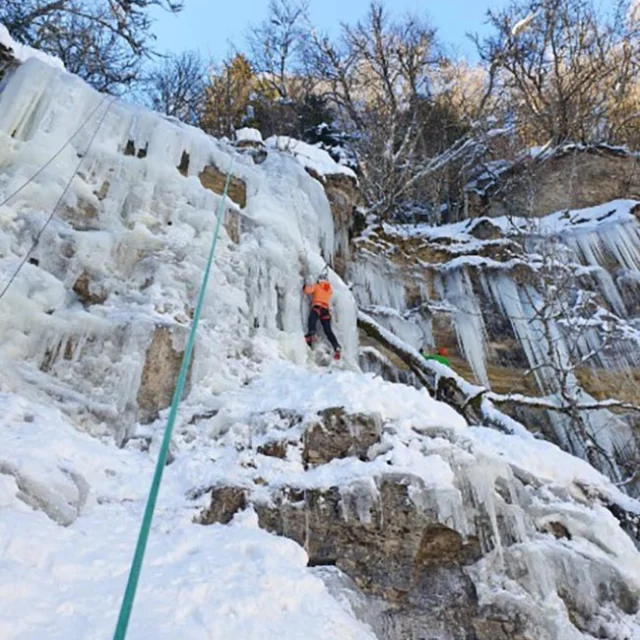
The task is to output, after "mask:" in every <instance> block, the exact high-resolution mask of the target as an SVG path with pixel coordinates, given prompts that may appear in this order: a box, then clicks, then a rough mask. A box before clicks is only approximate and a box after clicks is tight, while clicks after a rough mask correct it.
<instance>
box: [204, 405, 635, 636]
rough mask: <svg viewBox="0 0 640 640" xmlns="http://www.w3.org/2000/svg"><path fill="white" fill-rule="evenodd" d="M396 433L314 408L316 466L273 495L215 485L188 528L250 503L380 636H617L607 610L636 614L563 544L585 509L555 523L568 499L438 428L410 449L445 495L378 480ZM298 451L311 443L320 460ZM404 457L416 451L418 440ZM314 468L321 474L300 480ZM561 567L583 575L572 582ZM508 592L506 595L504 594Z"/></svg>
mask: <svg viewBox="0 0 640 640" xmlns="http://www.w3.org/2000/svg"><path fill="white" fill-rule="evenodd" d="M290 424H291V425H292V428H294V427H295V425H296V424H299V419H298V420H296V419H294V418H291V419H290ZM363 427H364V428H363ZM395 430H396V427H395V426H394V425H393V424H387V425H382V424H381V421H380V419H379V418H378V417H376V416H369V417H368V419H367V416H365V415H363V414H351V415H350V414H349V413H347V412H345V411H344V410H338V409H335V408H334V409H327V410H324V411H322V412H320V413H319V414H318V415H317V416H316V418H314V419H312V420H311V421H310V422H309V423H307V424H306V426H305V428H304V429H303V430H302V432H301V433H300V445H301V447H302V451H303V452H304V453H303V462H307V461H309V460H313V462H314V464H313V466H312V465H305V468H307V471H306V474H305V475H307V476H308V479H305V478H303V477H301V478H300V483H299V484H291V482H289V483H287V484H286V485H283V486H269V485H268V484H267V483H266V481H264V480H262V479H261V481H260V482H258V481H257V479H256V480H254V484H255V485H257V487H258V489H257V490H253V489H249V488H245V487H234V486H225V485H219V486H216V487H215V488H214V489H213V490H212V491H211V503H210V506H209V507H208V508H206V509H204V510H203V511H202V513H201V515H200V518H199V522H201V523H202V524H211V523H214V522H218V523H227V522H229V521H230V520H231V519H232V517H233V515H234V513H235V512H237V511H239V510H242V509H244V508H246V507H248V506H251V507H252V508H253V509H255V511H256V513H257V516H258V522H259V525H260V527H262V528H264V529H266V530H267V531H270V532H272V533H274V534H277V535H281V536H286V537H288V538H290V539H292V540H294V541H296V542H297V543H298V544H300V545H301V546H303V547H304V548H305V550H306V551H307V554H308V558H309V560H308V563H309V566H311V567H323V568H326V567H335V568H336V569H338V570H340V571H341V572H342V574H343V575H345V574H346V576H348V579H349V582H348V584H346V583H343V584H342V586H341V587H340V588H339V591H340V593H342V595H343V596H344V594H345V593H349V594H350V597H351V598H353V601H354V602H356V603H357V606H354V610H356V611H358V612H359V615H360V616H361V617H362V618H363V619H364V620H365V621H366V622H367V623H368V624H370V625H371V627H372V628H373V630H374V632H375V633H376V635H377V637H379V638H381V639H384V640H421V639H424V638H430V639H431V638H433V639H436V640H440V639H445V638H446V639H447V640H469V639H474V640H556V639H557V638H558V637H570V636H569V635H562V634H566V633H575V632H577V631H578V630H579V631H581V632H583V633H590V634H597V637H601V638H603V639H604V638H609V639H610V640H614V639H615V640H619V637H618V636H617V635H616V633H615V632H614V631H611V632H610V631H607V629H606V625H604V626H603V625H602V620H604V619H606V617H607V616H608V615H609V614H608V613H607V611H609V610H610V608H612V609H611V610H614V611H617V612H618V613H620V612H623V613H624V614H627V615H636V614H637V613H638V611H639V608H640V604H639V596H638V594H637V593H634V592H633V590H632V589H630V588H629V586H628V583H627V582H625V579H624V577H623V574H622V573H619V572H618V571H617V570H615V569H613V566H614V565H612V564H610V562H609V560H607V559H605V558H603V559H602V561H599V560H598V561H594V560H593V559H591V560H589V561H588V563H587V564H584V563H583V562H582V561H581V560H580V553H581V552H580V551H579V545H578V547H575V548H574V547H573V546H572V544H571V541H572V539H573V534H574V532H577V533H578V535H581V534H580V531H581V527H582V526H583V518H587V519H589V518H597V517H599V516H597V515H596V514H595V512H594V513H593V514H592V515H587V511H586V510H585V509H587V507H585V506H584V505H583V506H580V507H576V508H577V509H578V510H579V511H580V512H581V514H582V515H579V516H577V520H575V521H572V519H571V518H570V517H569V518H567V517H566V513H567V512H563V513H564V515H562V516H560V517H558V514H559V512H558V500H564V499H566V496H561V494H559V493H556V492H557V489H554V488H552V487H547V486H545V485H544V483H541V482H540V481H539V480H537V479H535V478H533V477H532V476H530V475H528V474H527V473H525V472H524V471H522V470H520V469H517V468H512V469H509V468H508V467H503V468H502V469H500V468H499V467H497V468H496V467H493V466H492V464H493V463H491V462H490V461H489V460H488V459H486V458H484V457H483V455H482V454H478V453H477V452H474V450H473V447H472V446H469V444H468V443H467V444H462V441H458V437H459V436H457V435H455V434H454V433H452V432H451V431H449V430H447V429H433V430H432V431H431V432H428V433H425V434H424V435H423V436H422V443H423V445H426V446H427V447H428V446H431V445H435V446H437V451H438V452H439V453H438V454H436V455H431V456H428V457H426V458H424V464H425V465H428V466H430V467H433V468H434V469H437V468H438V465H440V464H441V463H442V460H447V461H448V464H449V465H450V468H451V469H452V470H454V474H455V479H454V481H453V486H452V487H450V488H449V489H445V488H444V487H443V486H439V485H438V484H437V483H435V484H433V483H426V482H425V481H424V480H423V479H422V478H421V477H419V476H418V475H415V474H411V473H397V472H394V471H393V465H392V464H391V462H388V463H387V464H388V465H391V466H389V467H387V468H388V471H385V470H384V469H381V465H379V464H376V463H377V462H378V461H377V460H376V458H377V457H378V456H379V455H381V454H383V452H384V451H386V450H387V448H388V447H390V446H392V445H390V444H388V445H387V446H384V445H383V443H384V442H385V435H390V434H393V433H394V432H395ZM292 433H293V432H290V433H289V440H291V436H292ZM463 440H464V437H463ZM310 442H313V444H314V447H317V448H318V449H320V447H322V451H321V452H320V453H321V457H319V456H318V455H315V454H312V453H311V452H312V451H314V449H313V448H312V447H310V446H309V443H310ZM437 442H439V443H440V444H438V445H436V443H437ZM429 443H430V444H429ZM443 443H448V445H446V444H443ZM458 445H460V448H458ZM413 449H414V450H415V451H417V450H419V449H420V446H419V445H418V443H417V441H415V442H414V447H413ZM295 450H296V448H295V447H292V448H291V449H289V452H290V453H291V452H292V451H295ZM364 451H367V452H368V460H370V461H369V462H365V463H364V464H371V465H374V464H375V465H376V467H375V468H376V469H378V470H377V471H374V470H373V467H372V468H371V472H370V473H369V474H367V473H363V472H362V471H361V472H359V473H358V475H357V477H350V476H349V475H346V476H345V477H344V481H343V482H338V483H336V484H333V485H331V486H314V481H313V480H312V479H311V478H312V477H315V478H320V479H321V478H323V477H331V475H330V474H331V472H330V470H329V467H330V465H336V464H337V463H344V462H346V461H347V460H346V459H345V452H350V456H349V457H350V458H352V459H353V457H354V456H357V455H359V452H360V453H361V452H364ZM265 454H266V452H264V453H263V455H265ZM440 456H442V458H440ZM287 459H288V458H287V456H285V461H286V460H287ZM256 464H257V465H258V467H259V466H260V462H259V461H258V460H256ZM334 468H336V467H334ZM322 470H326V474H328V475H326V474H324V475H323V474H320V475H315V476H310V475H309V474H317V473H318V472H319V471H322ZM287 477H288V478H289V479H291V477H292V476H291V474H290V473H289V474H288V475H287ZM320 482H322V480H320ZM265 485H266V486H265ZM265 491H266V493H265ZM552 495H554V496H555V497H553V498H552V497H551V496H552ZM621 535H624V534H622V533H621ZM543 566H544V569H543V568H542V567H543ZM536 567H539V569H540V571H541V572H545V577H544V580H545V584H546V586H542V584H541V582H540V581H541V580H542V573H541V574H540V575H538V574H537V569H536ZM567 567H571V568H572V569H571V570H569V571H568V570H567ZM573 571H575V572H577V573H579V574H580V575H581V576H582V580H583V583H582V584H581V585H579V586H577V585H575V584H574V583H575V578H574V577H572V576H573V573H572V572H573ZM577 573H576V575H577ZM505 581H507V582H509V581H511V582H510V584H511V585H512V586H507V583H506V582H505ZM489 584H493V585H495V589H496V590H497V591H496V593H499V592H502V590H503V589H505V591H504V592H503V594H504V596H505V598H504V599H501V597H497V598H495V599H494V598H493V597H492V596H491V595H490V593H491V591H489V592H487V591H486V590H487V589H489V590H490V589H491V587H488V586H487V585H489ZM349 585H350V586H349ZM514 585H517V586H514ZM513 589H515V591H513V593H516V592H517V593H518V594H519V595H518V596H517V597H516V598H511V597H510V596H507V595H506V594H507V592H512V590H513ZM550 597H555V598H556V599H557V601H558V602H563V603H564V605H563V606H564V607H566V613H565V614H560V617H562V618H563V621H560V619H559V618H558V619H557V620H552V618H553V616H551V617H550V618H546V617H545V615H542V614H541V610H539V609H538V607H539V604H536V602H540V601H539V600H537V598H542V599H543V600H544V599H548V598H550ZM558 629H562V630H563V631H562V632H559V631H558ZM558 633H560V634H561V635H557V634H558Z"/></svg>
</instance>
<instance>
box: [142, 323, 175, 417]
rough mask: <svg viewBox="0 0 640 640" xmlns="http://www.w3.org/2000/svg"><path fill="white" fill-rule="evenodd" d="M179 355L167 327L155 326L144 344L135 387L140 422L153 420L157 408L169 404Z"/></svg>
mask: <svg viewBox="0 0 640 640" xmlns="http://www.w3.org/2000/svg"><path fill="white" fill-rule="evenodd" d="M182 355H183V352H182V351H177V350H176V349H175V348H174V346H173V336H172V331H171V329H170V328H169V327H163V326H160V327H157V328H156V329H155V331H154V332H153V337H152V339H151V344H150V345H149V347H148V348H147V353H146V358H145V362H144V368H143V370H142V379H141V380H140V387H139V389H138V396H137V401H138V409H139V413H140V420H141V421H142V422H151V421H153V420H155V419H156V418H157V417H158V412H159V411H161V410H162V409H165V408H166V407H168V406H169V405H170V404H171V399H172V397H173V392H174V390H175V386H176V382H177V379H178V373H179V371H180V365H181V364H182ZM187 385H188V378H187Z"/></svg>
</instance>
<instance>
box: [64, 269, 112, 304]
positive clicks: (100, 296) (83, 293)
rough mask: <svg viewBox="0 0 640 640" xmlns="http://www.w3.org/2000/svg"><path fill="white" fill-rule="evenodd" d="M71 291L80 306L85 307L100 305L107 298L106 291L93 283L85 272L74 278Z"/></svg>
mask: <svg viewBox="0 0 640 640" xmlns="http://www.w3.org/2000/svg"><path fill="white" fill-rule="evenodd" d="M72 289H73V292H74V293H75V294H76V295H77V296H78V298H79V300H80V301H81V302H82V304H84V305H87V306H90V305H94V304H102V303H103V302H104V301H105V300H106V299H107V298H108V297H109V294H108V293H107V291H105V290H104V288H103V287H101V286H100V285H98V284H96V283H95V282H93V281H92V279H91V276H90V275H89V274H88V273H87V272H86V271H83V272H82V273H81V274H80V275H79V276H78V277H77V278H76V281H75V282H74V283H73V287H72Z"/></svg>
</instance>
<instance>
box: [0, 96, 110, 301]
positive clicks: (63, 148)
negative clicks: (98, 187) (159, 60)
mask: <svg viewBox="0 0 640 640" xmlns="http://www.w3.org/2000/svg"><path fill="white" fill-rule="evenodd" d="M106 100H109V103H108V104H107V108H106V109H105V110H104V113H103V114H102V116H101V118H100V120H99V121H98V124H97V125H96V128H95V130H94V132H93V134H92V135H91V138H90V139H89V143H88V144H87V147H86V149H85V150H84V153H82V154H81V156H80V160H79V161H78V164H77V165H76V167H75V169H74V171H73V173H72V174H71V177H70V178H69V180H68V181H67V183H66V184H65V187H64V189H63V190H62V193H61V194H60V197H59V198H58V200H57V201H56V203H55V205H54V207H53V209H52V211H51V213H50V214H49V216H48V218H47V219H46V220H45V222H44V224H43V225H42V227H41V228H40V230H39V231H38V233H37V234H36V237H35V239H34V240H33V242H32V244H31V247H30V248H29V250H28V251H27V253H25V255H24V256H23V257H22V260H21V261H20V264H18V267H17V268H16V270H15V271H14V272H13V274H12V275H11V277H10V278H9V280H8V281H7V283H6V284H5V285H4V288H3V289H2V291H1V292H0V300H1V299H2V298H3V297H4V295H5V294H6V293H7V291H8V290H9V287H10V286H11V285H12V284H13V282H14V281H15V279H16V278H17V277H18V274H19V273H20V271H21V270H22V268H23V267H24V265H25V264H26V263H27V260H29V256H31V254H32V253H33V251H34V249H35V248H36V247H37V246H38V243H39V242H40V238H41V237H42V234H43V233H44V231H45V229H46V228H47V226H48V225H49V223H50V222H51V220H52V219H53V216H54V215H55V214H56V211H57V210H58V207H59V206H60V205H61V204H62V201H63V200H64V198H65V196H66V195H67V192H68V191H69V188H70V187H71V183H72V182H73V179H74V178H75V177H76V175H77V174H78V171H80V167H81V166H82V163H83V162H84V160H85V158H86V157H87V154H88V153H89V150H90V149H91V146H92V145H93V142H94V141H95V139H96V136H97V135H98V131H100V127H101V126H102V123H103V122H104V120H105V118H106V116H107V113H108V112H109V109H111V106H112V105H113V103H114V101H115V98H113V97H111V98H109V97H108V96H104V98H103V99H102V100H101V101H100V102H99V103H98V106H97V107H96V108H95V109H93V110H92V111H91V113H90V114H89V115H88V116H87V118H86V119H85V120H84V122H83V123H82V124H81V125H80V126H79V127H78V128H77V129H76V130H75V132H74V133H73V134H72V135H71V137H70V138H69V139H68V140H67V141H66V142H65V143H64V144H63V145H62V147H60V149H58V151H57V152H56V153H55V154H54V155H53V156H52V157H51V158H49V160H48V161H47V162H46V163H45V164H44V165H43V166H42V167H40V169H38V171H36V172H35V173H34V174H33V175H32V176H31V177H30V178H29V179H28V180H27V181H26V182H25V183H24V184H23V185H22V186H20V187H19V188H18V189H16V190H15V191H14V192H13V193H11V194H10V195H9V196H7V197H6V198H5V199H4V200H3V201H2V202H0V208H1V207H3V206H4V205H5V204H7V202H9V201H10V200H11V199H13V198H14V197H15V196H17V195H18V194H19V193H20V192H21V191H22V190H23V189H24V188H25V187H26V186H27V185H28V184H30V183H31V182H33V180H35V179H36V178H37V177H38V176H39V175H40V174H41V173H42V172H43V171H44V170H45V169H46V168H47V167H48V166H49V165H50V164H51V163H52V162H53V161H54V160H55V159H56V158H57V157H58V156H59V155H60V154H61V153H62V152H63V151H64V150H65V149H66V148H67V147H68V146H69V144H70V143H71V141H72V140H73V139H74V138H75V137H76V136H77V135H78V133H80V131H81V130H82V129H83V128H84V126H85V125H86V124H87V122H89V120H90V119H91V118H92V116H93V115H94V113H96V112H97V111H98V109H99V108H100V107H101V106H102V105H103V104H104V103H105V101H106Z"/></svg>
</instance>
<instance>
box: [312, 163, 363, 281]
mask: <svg viewBox="0 0 640 640" xmlns="http://www.w3.org/2000/svg"><path fill="white" fill-rule="evenodd" d="M321 182H322V184H323V186H324V190H325V193H326V194H327V198H328V200H329V204H330V206H331V213H332V214H333V221H334V225H335V229H336V252H335V255H334V265H333V268H334V269H335V271H336V272H337V273H338V274H339V275H341V276H343V275H344V274H345V272H346V264H347V261H348V260H349V258H350V241H351V234H352V228H353V225H354V222H355V216H354V212H355V210H356V208H357V207H358V205H359V204H360V193H359V191H358V184H357V182H356V180H355V179H354V178H352V177H351V176H348V175H346V174H329V175H327V176H324V179H323V180H321Z"/></svg>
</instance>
